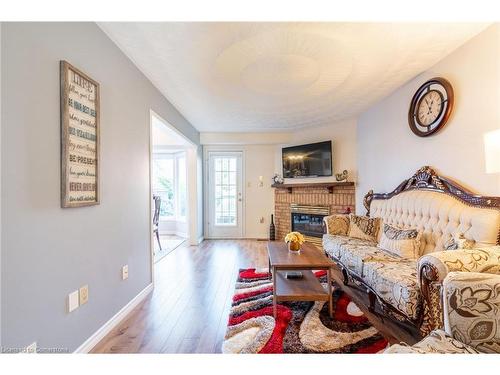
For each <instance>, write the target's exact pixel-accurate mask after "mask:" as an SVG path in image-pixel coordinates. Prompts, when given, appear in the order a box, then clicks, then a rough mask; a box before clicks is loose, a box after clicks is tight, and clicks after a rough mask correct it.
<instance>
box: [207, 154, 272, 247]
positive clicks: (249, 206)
mask: <svg viewBox="0 0 500 375" xmlns="http://www.w3.org/2000/svg"><path fill="white" fill-rule="evenodd" d="M203 148H204V152H205V160H206V159H207V158H206V155H207V152H208V151H215V150H219V151H220V150H224V151H242V152H243V154H244V156H243V157H244V175H245V179H244V180H243V196H244V211H245V227H244V237H245V238H268V237H269V223H270V221H271V214H272V213H273V210H274V189H273V188H271V177H272V176H273V173H274V163H273V161H274V155H275V152H276V146H275V145H246V146H242V145H234V146H230V145H207V146H204V147H203ZM205 170H208V169H207V168H205ZM259 176H263V178H264V183H263V186H262V187H259ZM205 181H206V176H205ZM261 218H264V222H263V223H261V222H260V219H261ZM205 228H207V226H205Z"/></svg>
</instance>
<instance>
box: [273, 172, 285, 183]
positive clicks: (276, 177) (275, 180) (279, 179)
mask: <svg viewBox="0 0 500 375" xmlns="http://www.w3.org/2000/svg"><path fill="white" fill-rule="evenodd" d="M272 180H273V184H274V185H281V184H282V183H284V182H285V180H284V179H283V177H281V176H280V175H279V174H278V173H275V174H274V176H273V178H272Z"/></svg>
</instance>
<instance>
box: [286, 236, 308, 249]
mask: <svg viewBox="0 0 500 375" xmlns="http://www.w3.org/2000/svg"><path fill="white" fill-rule="evenodd" d="M285 242H286V243H287V244H288V250H290V251H299V250H300V245H302V244H303V243H304V242H306V239H305V238H304V236H303V235H302V233H299V232H290V233H288V234H287V235H286V236H285Z"/></svg>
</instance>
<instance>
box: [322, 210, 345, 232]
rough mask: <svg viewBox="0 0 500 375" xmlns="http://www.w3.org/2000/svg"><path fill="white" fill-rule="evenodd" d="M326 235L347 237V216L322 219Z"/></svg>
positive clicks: (332, 216)
mask: <svg viewBox="0 0 500 375" xmlns="http://www.w3.org/2000/svg"><path fill="white" fill-rule="evenodd" d="M323 221H324V222H325V225H326V226H327V229H328V234H332V235H337V236H347V232H348V231H349V215H331V216H325V217H324V218H323Z"/></svg>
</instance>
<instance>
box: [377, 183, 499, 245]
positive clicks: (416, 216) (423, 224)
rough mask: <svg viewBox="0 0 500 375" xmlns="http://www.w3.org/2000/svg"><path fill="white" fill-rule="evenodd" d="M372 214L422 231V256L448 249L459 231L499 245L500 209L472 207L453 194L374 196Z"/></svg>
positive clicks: (421, 192)
mask: <svg viewBox="0 0 500 375" xmlns="http://www.w3.org/2000/svg"><path fill="white" fill-rule="evenodd" d="M370 216H371V217H380V218H382V219H383V220H384V223H387V224H390V225H393V226H396V227H400V228H403V229H409V228H416V229H418V230H421V231H422V232H423V236H422V243H421V252H422V255H423V254H429V253H432V252H434V251H442V250H444V248H443V246H444V244H445V243H446V242H447V241H448V240H449V239H450V237H451V236H452V235H453V234H455V233H463V234H464V235H465V238H467V239H471V240H474V241H476V246H477V247H479V246H491V245H495V244H496V242H497V236H498V233H499V228H500V210H496V209H489V208H479V207H472V206H468V205H467V204H465V203H463V202H462V201H460V200H459V199H457V198H455V197H453V196H450V195H447V194H444V193H440V192H436V191H428V190H409V191H404V192H402V193H400V194H398V195H395V196H393V197H392V198H390V199H373V200H372V202H371V204H370Z"/></svg>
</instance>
